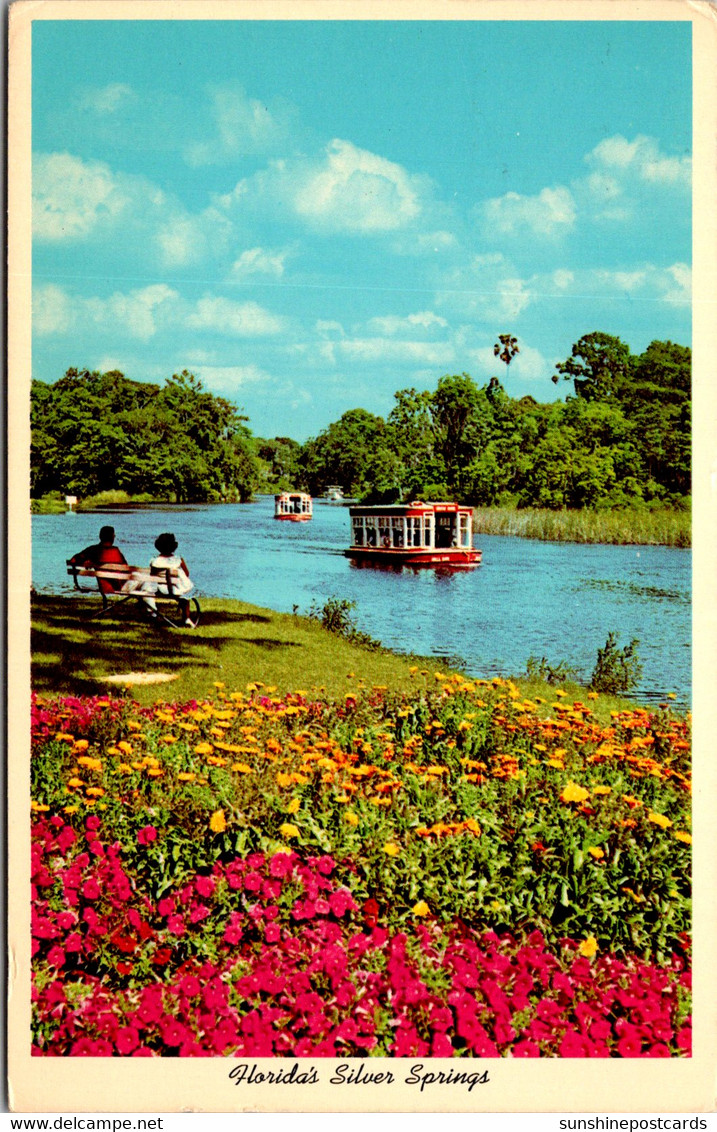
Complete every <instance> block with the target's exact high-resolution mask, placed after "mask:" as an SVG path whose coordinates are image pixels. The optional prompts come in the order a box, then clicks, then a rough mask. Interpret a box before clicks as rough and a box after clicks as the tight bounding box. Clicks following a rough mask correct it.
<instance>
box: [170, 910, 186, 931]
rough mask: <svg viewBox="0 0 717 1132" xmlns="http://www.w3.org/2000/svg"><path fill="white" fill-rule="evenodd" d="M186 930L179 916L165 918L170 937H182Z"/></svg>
mask: <svg viewBox="0 0 717 1132" xmlns="http://www.w3.org/2000/svg"><path fill="white" fill-rule="evenodd" d="M186 930H187V929H186V927H185V924H184V920H183V919H182V917H181V916H179V915H174V916H168V917H167V931H169V932H171V933H172V935H184V933H185V932H186Z"/></svg>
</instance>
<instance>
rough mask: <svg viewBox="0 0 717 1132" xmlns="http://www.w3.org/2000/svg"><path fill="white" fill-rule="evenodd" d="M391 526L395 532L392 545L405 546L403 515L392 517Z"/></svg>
mask: <svg viewBox="0 0 717 1132" xmlns="http://www.w3.org/2000/svg"><path fill="white" fill-rule="evenodd" d="M391 528H392V532H393V538H392V545H393V546H396V547H402V546H403V517H401V518H397V517H394V518H393V519H391Z"/></svg>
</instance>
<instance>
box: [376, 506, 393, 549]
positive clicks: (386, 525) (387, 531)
mask: <svg viewBox="0 0 717 1132" xmlns="http://www.w3.org/2000/svg"><path fill="white" fill-rule="evenodd" d="M390 524H391V520H390V519H389V518H387V517H386V516H385V515H381V516H379V520H378V544H379V546H382V547H383V548H384V550H385V549H386V548H387V547H389V546H390V545H391V525H390Z"/></svg>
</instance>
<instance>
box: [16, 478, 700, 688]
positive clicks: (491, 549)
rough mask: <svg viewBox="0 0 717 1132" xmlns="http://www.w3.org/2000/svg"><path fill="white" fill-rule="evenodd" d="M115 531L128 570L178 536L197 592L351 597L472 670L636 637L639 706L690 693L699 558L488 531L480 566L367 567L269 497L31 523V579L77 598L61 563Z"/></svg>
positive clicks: (366, 617) (381, 620)
mask: <svg viewBox="0 0 717 1132" xmlns="http://www.w3.org/2000/svg"><path fill="white" fill-rule="evenodd" d="M104 522H109V523H112V524H113V525H114V527H115V528H116V531H117V544H118V545H119V546H120V547H121V548H122V550H123V551H124V554H125V557H126V558H127V560H128V561H129V562H132V563H134V564H137V565H146V564H147V563H148V562H149V560H150V558H151V557H152V556H153V555H154V553H155V551H154V539H155V538H156V536H157V535H158V534H159V533H160V532H161V531H166V530H170V531H174V533H175V535H176V536H177V538H178V540H179V544H180V545H179V549H180V552H181V553H183V555H184V557H185V559H186V561H187V562H188V564H189V566H190V569H191V574H192V579H193V581H194V582H195V584H196V586H197V587H198V590H199V593H200V596H201V594H205V595H206V596H212V597H232V598H239V599H241V600H242V601H246V602H250V603H252V604H254V605H260V606H264V607H268V608H270V609H277V610H281V611H284V612H291V610H292V608H293V607H294V606H298V607H299V611H301V612H303V611H305V610H306V609H307V608H308V607H309V606H310V605H311V603H312V602H316V603H318V604H319V605H322V604H323V603H324V601H325V600H326V598H327V597H330V596H336V597H339V598H348V599H350V600H352V601H355V602H356V603H357V609H356V610H355V616H356V619H357V622H358V624H359V626H360V628H362V629H364V630H365V631H366V632H368V633H370V634H371V636H373V637H377V638H379V639H380V640H381V641H382V642H383V643H384V644H385V645H388V646H389V647H391V648H394V649H397V650H398V651H403V652H415V653H420V654H422V655H430V656H435V657H436V658H444V659H448V658H450V659H452V660H460V661H461V662H462V663H463V664H464V665H465V666H466V668H467V669H468V671H469V672H470V673H471V674H472V675H475V676H493V675H501V674H502V675H510V674H519V673H521V672H524V671H525V665H526V661H527V659H528V657H529V656H536V657H542V656H545V657H547V658H548V660H549V661H550V662H552V663H554V664H555V663H557V662H558V661H565V662H567V663H568V664H569V665H571V666H572V667H574V668H576V669H577V670H578V671H579V672H580V673H581V674H582V675H583V676H589V675H590V673H591V672H592V669H593V666H594V664H595V659H596V654H597V650H598V648H600V647H601V646H602V645H604V643H605V639H606V637H607V635H608V632H610V631H611V630H615V631H617V632H618V633H619V634H620V643H621V644H627V643H628V642H629V641H630V640H631V639H632V638H633V637H637V638H638V639H639V641H640V645H639V649H638V652H639V655H640V659H641V661H642V664H643V667H644V672H643V677H642V680H641V683H640V686H639V688H638V689H637V693H636V698H638V699H641V700H644V701H654V700H659V699H661V698H663V697H664V696H665V694H666V693H668V692H675V693H677V697H678V699H677V702H678V704H680V705H681V706H687V705H688V704H689V700H690V686H691V624H690V619H691V606H690V585H691V552H690V551H688V550H673V549H667V548H664V547H634V546H627V547H624V546H617V547H615V546H582V545H576V544H573V543H544V542H537V541H533V540H530V539H518V538H502V537H498V536H488V535H485V536H484V535H481V536H479V537H478V539H477V540H476V541H477V545H478V546H479V547H480V548H481V549H482V550H483V564H482V566H480V567H478V568H477V569H476V570H474V571H471V572H467V573H457V574H452V575H448V576H441V575H440V574H437V573H435V572H434V571H432V570H424V571H418V572H409V571H404V572H402V573H387V572H386V573H384V572H383V571H378V570H375V569H359V568H357V567H355V566H353V565H352V564H351V563H350V562H349V560H348V559H347V558H345V557H344V556H343V554H342V550H343V548H344V547H345V546H347V545H348V541H349V529H350V528H349V515H348V510H347V509H346V508H343V507H332V506H327V505H322V504H316V505H315V507H314V518H313V520H312V521H311V522H309V523H281V522H276V521H275V520H274V518H273V500H272V499H270V498H264V499H260V500H259V501H258V502H256V503H252V504H245V505H243V506H242V505H232V504H226V505H220V506H213V507H203V506H191V507H172V508H166V509H161V508H158V509H156V510H151V511H115V512H113V513H112V514H108V513H103V515H101V516H100V515H96V514H80V515H77V514H69V515H36V516H34V517H33V528H32V529H33V584H34V586H35V588H36V589H38V590H40V591H43V592H55V593H70V592H71V591H72V581H71V579H70V578H67V576H66V575H65V560H66V559H67V558H69V557H70V555H71V554H73V553H74V552H75V551H77V550H79V549H81V548H82V547H84V546H86V545H87V544H88V543H90V542H95V541H96V539H97V533H98V531H99V527H100V526H101V525H102V523H104Z"/></svg>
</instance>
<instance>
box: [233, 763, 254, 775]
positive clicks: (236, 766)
mask: <svg viewBox="0 0 717 1132" xmlns="http://www.w3.org/2000/svg"><path fill="white" fill-rule="evenodd" d="M230 769H231V770H237V771H239V773H240V774H251V767H250V766H247V765H246V763H232V765H231V767H230Z"/></svg>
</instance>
